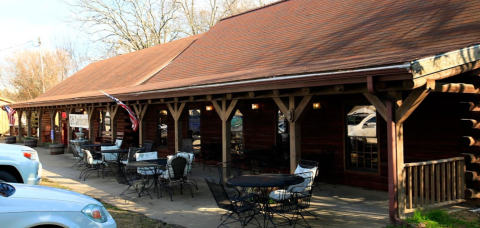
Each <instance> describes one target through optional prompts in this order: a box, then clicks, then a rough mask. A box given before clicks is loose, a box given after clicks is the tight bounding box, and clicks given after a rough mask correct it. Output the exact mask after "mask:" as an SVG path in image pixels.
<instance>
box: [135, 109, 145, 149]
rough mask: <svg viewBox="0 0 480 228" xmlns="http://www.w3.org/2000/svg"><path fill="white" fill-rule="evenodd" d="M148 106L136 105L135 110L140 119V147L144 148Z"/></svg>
mask: <svg viewBox="0 0 480 228" xmlns="http://www.w3.org/2000/svg"><path fill="white" fill-rule="evenodd" d="M147 108H148V104H135V105H133V109H134V110H135V114H136V115H137V118H138V122H139V123H138V145H140V146H143V143H144V142H145V121H144V117H145V113H146V112H147Z"/></svg>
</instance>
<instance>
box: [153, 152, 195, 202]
mask: <svg viewBox="0 0 480 228" xmlns="http://www.w3.org/2000/svg"><path fill="white" fill-rule="evenodd" d="M187 164H188V162H187V159H186V158H184V157H177V156H175V155H169V156H168V157H167V169H166V170H165V171H164V172H163V174H162V175H160V180H161V181H160V182H161V183H163V184H164V186H165V187H166V188H168V189H169V190H170V191H171V192H173V189H172V188H171V187H172V183H177V184H178V185H179V186H180V194H183V187H186V188H188V190H190V194H191V195H192V198H193V191H192V186H190V184H189V183H188V181H187V180H188V177H187V176H188V171H187ZM170 198H171V200H172V201H173V198H172V195H171V194H170Z"/></svg>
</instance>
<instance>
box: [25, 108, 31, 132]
mask: <svg viewBox="0 0 480 228" xmlns="http://www.w3.org/2000/svg"><path fill="white" fill-rule="evenodd" d="M25 118H26V119H27V137H32V110H26V111H25Z"/></svg>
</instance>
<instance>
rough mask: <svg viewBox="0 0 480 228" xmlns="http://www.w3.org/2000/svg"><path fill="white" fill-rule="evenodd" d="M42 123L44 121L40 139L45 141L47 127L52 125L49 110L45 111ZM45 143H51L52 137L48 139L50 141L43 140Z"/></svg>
mask: <svg viewBox="0 0 480 228" xmlns="http://www.w3.org/2000/svg"><path fill="white" fill-rule="evenodd" d="M40 121H42V129H41V130H40V137H41V138H42V139H43V133H44V132H45V131H47V126H50V125H51V123H50V113H49V111H48V110H43V114H42V119H41V120H40ZM50 129H51V128H50ZM43 142H50V137H49V138H48V140H43Z"/></svg>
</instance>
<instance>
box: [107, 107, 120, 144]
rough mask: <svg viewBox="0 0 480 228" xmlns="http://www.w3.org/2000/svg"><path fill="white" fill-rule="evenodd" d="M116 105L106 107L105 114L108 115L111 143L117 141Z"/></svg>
mask: <svg viewBox="0 0 480 228" xmlns="http://www.w3.org/2000/svg"><path fill="white" fill-rule="evenodd" d="M118 107H119V106H118V105H113V106H109V107H107V112H108V113H109V114H110V131H111V132H112V135H111V137H112V138H111V141H112V142H115V141H116V140H117V114H118Z"/></svg>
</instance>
